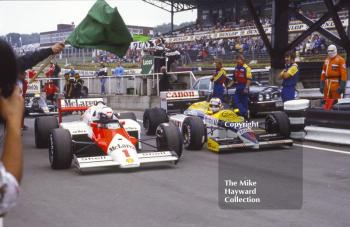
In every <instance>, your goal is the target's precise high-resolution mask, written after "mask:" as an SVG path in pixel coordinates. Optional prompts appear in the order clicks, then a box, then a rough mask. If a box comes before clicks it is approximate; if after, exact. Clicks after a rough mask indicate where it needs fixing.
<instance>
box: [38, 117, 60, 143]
mask: <svg viewBox="0 0 350 227" xmlns="http://www.w3.org/2000/svg"><path fill="white" fill-rule="evenodd" d="M55 128H58V121H57V119H56V117H55V116H44V117H38V118H35V121H34V131H35V132H34V136H35V146H36V147H37V148H48V147H49V137H50V132H51V130H52V129H55Z"/></svg>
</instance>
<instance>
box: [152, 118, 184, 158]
mask: <svg viewBox="0 0 350 227" xmlns="http://www.w3.org/2000/svg"><path fill="white" fill-rule="evenodd" d="M156 136H157V138H156V143H157V150H158V151H172V152H175V153H176V155H177V157H178V158H179V159H180V157H181V155H182V145H183V142H182V136H181V133H180V130H179V128H178V127H176V126H175V125H173V124H171V123H162V124H160V125H159V126H158V128H157V130H156Z"/></svg>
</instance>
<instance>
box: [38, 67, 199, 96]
mask: <svg viewBox="0 0 350 227" xmlns="http://www.w3.org/2000/svg"><path fill="white" fill-rule="evenodd" d="M91 72H92V71H81V72H80V75H81V79H82V80H83V81H84V85H83V86H86V87H87V88H88V91H89V94H102V93H104V94H106V95H111V94H121V95H125V94H129V95H140V96H142V95H147V96H151V95H152V94H155V95H158V96H159V80H160V77H161V75H162V73H153V74H135V75H124V76H122V77H117V76H104V77H101V76H100V77H97V76H91V75H93V74H91ZM86 75H87V76H86ZM168 75H177V76H178V80H179V81H181V82H182V83H186V85H187V88H192V87H193V84H194V83H195V82H196V81H197V79H196V77H195V75H194V74H193V72H192V71H184V72H168ZM187 75H188V76H187ZM180 77H181V78H180ZM37 80H38V81H40V82H41V86H44V84H45V83H46V82H47V81H48V80H54V81H57V82H55V83H56V85H57V86H58V88H59V90H60V93H63V90H64V86H65V83H66V80H65V79H64V78H42V77H41V78H38V79H37ZM103 87H104V89H103Z"/></svg>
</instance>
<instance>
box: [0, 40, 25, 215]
mask: <svg viewBox="0 0 350 227" xmlns="http://www.w3.org/2000/svg"><path fill="white" fill-rule="evenodd" d="M0 68H1V77H0V118H1V121H2V124H5V125H6V127H3V128H4V130H1V131H0V134H1V135H0V138H3V139H4V141H3V142H4V143H3V144H2V146H1V147H2V156H1V161H0V216H3V215H5V214H6V213H7V212H8V211H9V210H10V209H11V208H12V207H13V206H14V205H15V203H16V201H17V198H18V196H19V183H20V181H21V179H22V166H23V164H22V162H23V159H22V139H21V127H22V118H23V110H24V102H23V98H22V96H21V91H20V89H19V88H18V87H17V86H16V82H17V79H18V62H17V59H16V56H15V53H14V51H13V50H12V48H11V46H10V45H9V44H8V43H7V42H6V41H4V40H1V39H0Z"/></svg>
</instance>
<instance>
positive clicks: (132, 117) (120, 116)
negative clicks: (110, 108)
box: [118, 112, 137, 121]
mask: <svg viewBox="0 0 350 227" xmlns="http://www.w3.org/2000/svg"><path fill="white" fill-rule="evenodd" d="M118 119H130V120H133V121H137V118H136V115H135V114H134V113H132V112H126V113H119V114H118Z"/></svg>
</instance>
